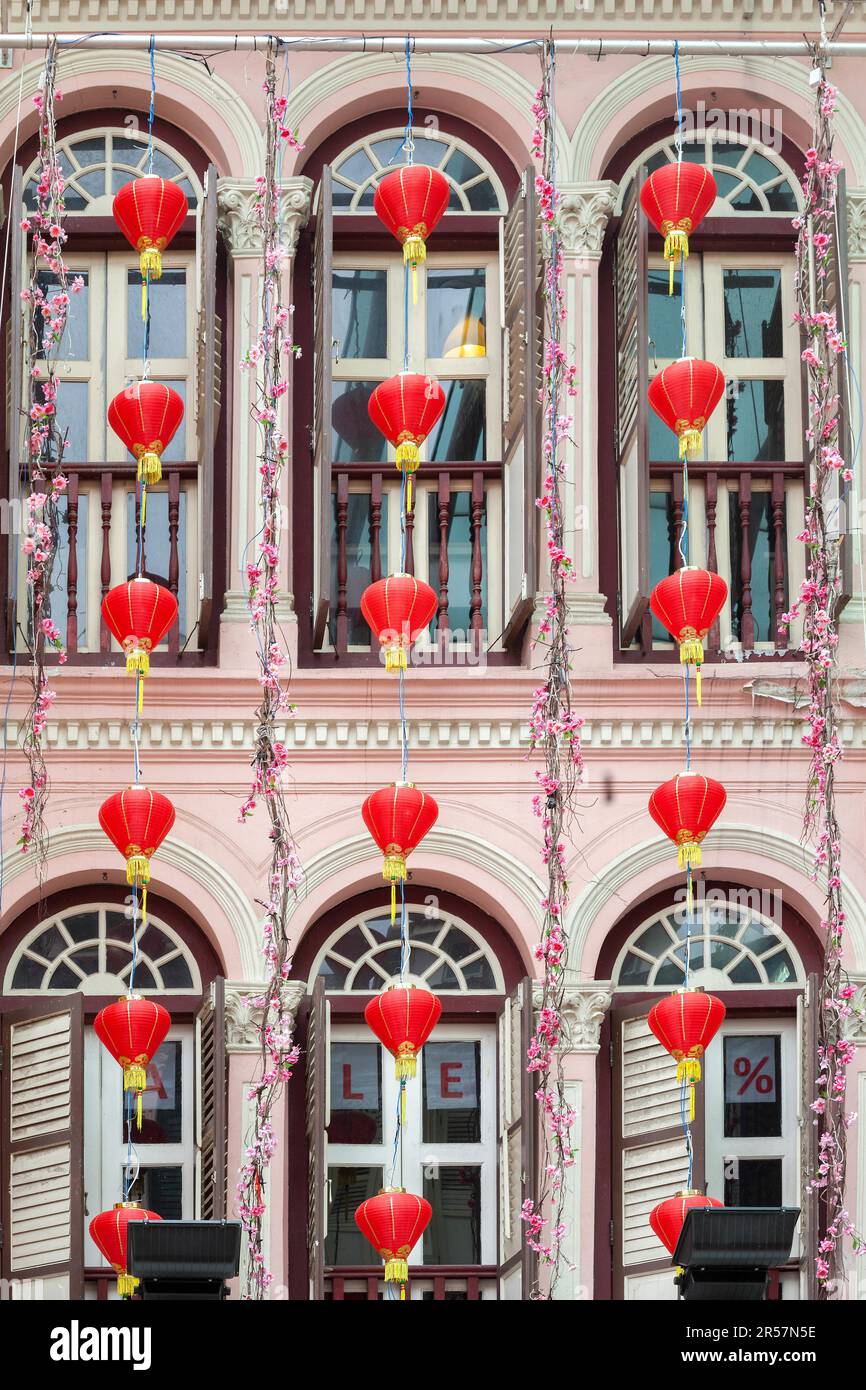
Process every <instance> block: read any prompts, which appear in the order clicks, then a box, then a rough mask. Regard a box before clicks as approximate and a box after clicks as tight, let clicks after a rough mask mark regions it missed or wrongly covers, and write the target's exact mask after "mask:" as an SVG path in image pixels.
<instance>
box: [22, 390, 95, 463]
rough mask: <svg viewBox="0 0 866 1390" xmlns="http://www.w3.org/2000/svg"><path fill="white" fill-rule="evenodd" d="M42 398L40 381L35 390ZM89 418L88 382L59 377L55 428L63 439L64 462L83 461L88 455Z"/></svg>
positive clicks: (36, 394)
mask: <svg viewBox="0 0 866 1390" xmlns="http://www.w3.org/2000/svg"><path fill="white" fill-rule="evenodd" d="M34 394H35V396H36V398H37V400H41V399H42V387H41V383H39V384H37V388H36V391H35V393H34ZM88 419H89V402H88V383H87V382H86V381H67V380H65V379H64V378H61V380H60V382H59V385H58V388H57V429H58V431H59V433H60V437H61V439H63V441H64V450H63V459H64V462H65V463H85V462H86V461H87V458H88V455H89V449H88V443H87V429H88Z"/></svg>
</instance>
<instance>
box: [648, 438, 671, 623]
mask: <svg viewBox="0 0 866 1390" xmlns="http://www.w3.org/2000/svg"><path fill="white" fill-rule="evenodd" d="M659 423H661V422H659ZM668 433H670V431H669V430H668ZM676 555H677V545H676V538H675V536H674V516H673V506H672V503H671V494H670V493H669V492H650V584H651V585H656V584H658V583H659V581H660V580H662V579H666V578H667V576H668V575H669V574H673V572H674V570H675V569H676ZM652 635H653V641H654V642H670V640H671V635H670V633H669V632H668V630H667V628H666V627H665V626H664V624H663V623H660V622H659V620H658V618H656V617H655V616H653V620H652Z"/></svg>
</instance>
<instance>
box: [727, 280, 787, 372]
mask: <svg viewBox="0 0 866 1390" xmlns="http://www.w3.org/2000/svg"><path fill="white" fill-rule="evenodd" d="M722 284H723V290H724V297H725V356H726V357H781V356H782V273H781V271H779V270H725V271H723V273H722Z"/></svg>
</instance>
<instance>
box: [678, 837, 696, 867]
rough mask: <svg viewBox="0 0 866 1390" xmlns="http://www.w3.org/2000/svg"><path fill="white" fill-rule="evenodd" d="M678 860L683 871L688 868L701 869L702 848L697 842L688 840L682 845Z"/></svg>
mask: <svg viewBox="0 0 866 1390" xmlns="http://www.w3.org/2000/svg"><path fill="white" fill-rule="evenodd" d="M678 859H679V866H680V868H681V869H685V868H688V867H689V866H691V867H692V868H693V869H697V868H700V865H701V847H700V845H699V844H698V842H697V840H687V841H686V843H685V844H683V845H680V852H679V856H678Z"/></svg>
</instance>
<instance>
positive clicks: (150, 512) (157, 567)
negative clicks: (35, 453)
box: [126, 383, 187, 950]
mask: <svg viewBox="0 0 866 1390" xmlns="http://www.w3.org/2000/svg"><path fill="white" fill-rule="evenodd" d="M174 384H175V385H176V384H177V383H174ZM179 501H180V510H179V513H178V525H177V559H178V574H179V576H180V578H179V582H178V590H177V602H178V608H179V616H178V626H179V640H180V644H181V646H183V644H184V642H185V641H186V638H187V626H186V583H185V582H184V581H185V578H186V492H185V491H184V490H183V489H181V493H180V498H179ZM126 503H127V509H126V567H127V574H134V573H135V570H136V555H135V543H136V536H135V497H134V495H133V494H132V493H131V492H130V493H128V494H127V499H126ZM169 543H170V538H169V534H168V492H167V490H166V489H165V488H164V487H160V488H158V489H153V488H148V490H147V524H146V526H145V533H144V565H143V569H144V573H145V574H146V575H148V576H149V578H151V579H155V580H157V581H158V583H160V584H164V585H165V586H166V588H167V587H168V566H169V559H170V554H169ZM171 949H172V950H174V949H175V947H174V944H173V943H172V945H171Z"/></svg>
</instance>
